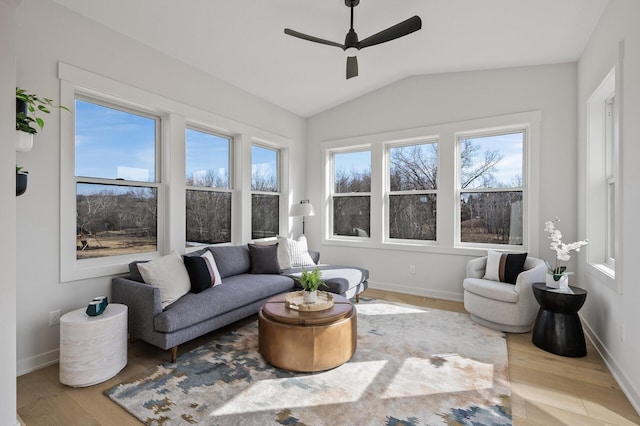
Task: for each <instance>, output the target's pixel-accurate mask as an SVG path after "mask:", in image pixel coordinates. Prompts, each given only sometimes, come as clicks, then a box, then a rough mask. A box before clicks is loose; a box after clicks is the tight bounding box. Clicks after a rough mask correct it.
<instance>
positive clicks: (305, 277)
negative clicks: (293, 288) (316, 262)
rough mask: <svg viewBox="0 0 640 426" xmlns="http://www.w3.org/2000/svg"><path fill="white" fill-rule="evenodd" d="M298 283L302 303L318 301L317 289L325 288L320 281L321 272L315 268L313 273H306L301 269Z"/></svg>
mask: <svg viewBox="0 0 640 426" xmlns="http://www.w3.org/2000/svg"><path fill="white" fill-rule="evenodd" d="M298 282H299V283H300V285H301V286H302V289H303V292H302V295H303V296H302V297H303V302H304V303H315V302H316V301H317V300H318V288H320V286H321V285H323V286H326V284H325V283H324V282H323V281H322V271H320V268H318V267H317V266H316V268H315V269H314V270H313V271H307V270H306V269H304V268H302V273H301V275H300V278H298Z"/></svg>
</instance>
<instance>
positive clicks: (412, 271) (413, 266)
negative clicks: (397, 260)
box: [409, 265, 416, 275]
mask: <svg viewBox="0 0 640 426" xmlns="http://www.w3.org/2000/svg"><path fill="white" fill-rule="evenodd" d="M409 273H410V274H412V275H413V274H415V273H416V265H409Z"/></svg>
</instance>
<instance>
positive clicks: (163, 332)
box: [111, 245, 369, 362]
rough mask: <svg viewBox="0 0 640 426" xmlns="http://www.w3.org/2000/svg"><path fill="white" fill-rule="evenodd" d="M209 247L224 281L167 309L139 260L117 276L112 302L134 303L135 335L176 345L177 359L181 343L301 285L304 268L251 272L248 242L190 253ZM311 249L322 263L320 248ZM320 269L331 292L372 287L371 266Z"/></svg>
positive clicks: (131, 314) (132, 333)
mask: <svg viewBox="0 0 640 426" xmlns="http://www.w3.org/2000/svg"><path fill="white" fill-rule="evenodd" d="M204 250H209V251H211V253H212V254H213V257H214V259H215V261H216V265H217V266H218V270H219V271H220V276H221V277H222V284H221V285H217V286H215V287H211V288H207V289H206V290H204V291H202V292H200V293H198V294H194V293H191V292H189V293H187V294H186V295H184V296H182V297H181V298H179V299H178V300H176V301H175V302H173V303H172V304H170V305H169V306H167V307H166V308H164V309H163V308H162V304H161V301H160V291H159V289H158V288H157V287H153V286H151V285H149V284H145V283H144V282H143V280H142V277H141V276H140V274H139V272H138V271H137V263H136V262H134V263H132V264H131V265H130V266H129V269H130V274H129V276H126V277H117V278H113V280H112V294H111V299H112V301H113V302H115V303H122V304H125V305H127V306H128V308H129V319H128V322H129V335H130V337H131V338H132V339H141V340H144V341H145V342H148V343H151V344H152V345H155V346H157V347H159V348H162V349H171V361H172V362H175V359H176V356H177V351H178V345H180V344H182V343H185V342H187V341H189V340H192V339H194V338H196V337H199V336H201V335H203V334H206V333H209V332H211V331H214V330H216V329H218V328H221V327H224V326H226V325H228V324H231V323H233V322H235V321H238V320H240V319H243V318H246V317H248V316H251V315H253V314H256V313H257V312H258V311H259V310H260V308H261V307H262V305H263V304H264V303H265V302H266V301H267V300H268V299H270V298H271V297H273V296H274V295H277V294H280V293H284V292H289V291H292V290H295V289H296V288H298V286H299V285H298V283H297V281H295V280H294V279H293V278H292V277H295V276H296V274H299V273H300V271H301V269H302V268H291V269H287V270H284V271H282V273H281V274H251V273H250V270H251V257H250V254H249V249H248V247H247V246H246V245H243V246H209V247H207V248H205V249H202V250H200V251H198V252H195V253H191V254H190V255H199V254H201V253H202V252H203V251H204ZM310 254H311V256H312V258H313V260H314V261H315V262H318V260H319V257H320V255H319V253H317V252H310ZM319 268H320V269H323V270H324V271H326V272H323V279H324V281H325V282H326V283H327V287H323V288H322V289H323V290H325V291H332V292H334V293H336V294H341V295H343V296H345V297H348V298H351V297H356V298H357V296H358V295H359V294H360V293H361V292H362V291H364V290H365V289H366V288H367V279H368V277H369V272H368V271H367V270H366V269H360V268H353V267H344V266H335V265H319ZM307 269H310V268H307ZM324 275H326V277H325V276H324Z"/></svg>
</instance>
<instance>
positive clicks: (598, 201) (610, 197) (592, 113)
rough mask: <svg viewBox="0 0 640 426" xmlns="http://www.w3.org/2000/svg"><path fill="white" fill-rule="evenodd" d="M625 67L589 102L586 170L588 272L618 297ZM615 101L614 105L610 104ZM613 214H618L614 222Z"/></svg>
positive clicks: (613, 73)
mask: <svg viewBox="0 0 640 426" xmlns="http://www.w3.org/2000/svg"><path fill="white" fill-rule="evenodd" d="M621 68H622V64H621V63H620V62H619V63H618V64H617V65H616V66H614V67H613V68H611V69H610V71H609V72H608V73H607V75H606V76H605V77H604V78H603V79H602V81H601V82H600V83H599V84H598V86H597V87H596V88H595V89H594V91H593V92H592V94H591V95H590V96H589V98H588V99H587V101H586V114H587V119H586V126H587V128H586V137H587V149H586V168H585V170H586V179H585V181H586V188H585V203H586V215H585V219H586V235H587V236H588V238H589V245H587V246H586V248H585V249H586V252H587V255H586V257H587V266H588V268H587V271H588V273H590V274H592V275H594V276H596V277H597V278H599V281H601V282H602V283H604V284H605V285H606V286H607V287H609V288H610V289H611V290H613V291H615V292H617V293H618V294H622V293H623V285H622V277H621V276H620V274H617V273H616V272H617V271H618V270H619V269H620V268H621V266H620V265H621V262H622V253H621V252H620V250H619V247H620V244H621V241H622V237H623V236H622V235H621V234H620V229H619V224H620V219H621V213H620V212H621V210H620V206H621V205H622V200H621V196H622V194H621V189H620V167H621V161H620V158H621V150H620V146H621V140H620V139H621V134H620V126H621V124H620V122H621V117H622V111H621V96H622V92H621V91H620V82H621V75H620V73H621ZM611 99H613V102H612V103H611V104H608V101H609V100H611ZM609 107H611V108H610V109H609ZM608 111H611V112H613V117H611V121H609V120H608V118H607V113H608ZM612 182H613V183H614V185H615V187H614V189H613V193H611V191H610V188H609V185H610V183H612ZM602 206H604V208H603V207H602ZM610 214H613V215H614V217H613V223H612V221H611V219H612V218H611V217H610ZM612 225H613V226H612ZM612 228H613V229H612ZM612 234H613V235H612ZM611 250H613V251H614V253H615V255H614V256H615V258H611V257H610V256H609V253H610V251H611Z"/></svg>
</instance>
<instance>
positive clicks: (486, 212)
mask: <svg viewBox="0 0 640 426" xmlns="http://www.w3.org/2000/svg"><path fill="white" fill-rule="evenodd" d="M522 214H523V207H522V191H508V192H469V193H465V194H462V195H461V200H460V224H461V229H460V240H461V241H462V242H466V243H488V244H512V245H522V218H523V215H522Z"/></svg>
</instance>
